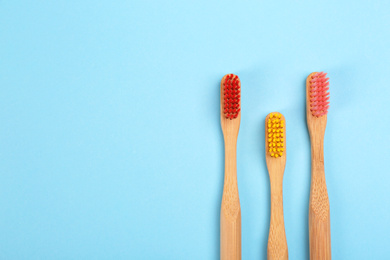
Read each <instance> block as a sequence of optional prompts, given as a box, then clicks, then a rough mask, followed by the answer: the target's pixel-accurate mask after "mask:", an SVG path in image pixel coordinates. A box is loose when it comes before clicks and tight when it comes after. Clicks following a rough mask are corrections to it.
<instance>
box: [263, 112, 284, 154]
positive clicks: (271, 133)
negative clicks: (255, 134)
mask: <svg viewBox="0 0 390 260" xmlns="http://www.w3.org/2000/svg"><path fill="white" fill-rule="evenodd" d="M265 125H266V127H265V135H266V150H267V153H268V154H269V156H271V157H274V158H279V157H282V156H283V155H284V152H285V149H286V138H285V134H286V124H285V119H284V116H283V115H282V114H281V113H278V112H274V113H270V114H269V115H268V116H267V118H266V123H265Z"/></svg>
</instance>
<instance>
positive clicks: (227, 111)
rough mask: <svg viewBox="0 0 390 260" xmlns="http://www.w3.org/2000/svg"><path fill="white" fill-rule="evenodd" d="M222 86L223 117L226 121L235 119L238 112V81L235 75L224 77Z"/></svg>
mask: <svg viewBox="0 0 390 260" xmlns="http://www.w3.org/2000/svg"><path fill="white" fill-rule="evenodd" d="M222 85H223V97H224V107H223V108H224V111H223V112H224V115H225V117H226V118H227V119H230V120H232V119H234V118H237V116H238V114H239V112H240V79H239V78H238V76H237V75H234V74H228V75H226V76H225V82H224V83H223V84H222Z"/></svg>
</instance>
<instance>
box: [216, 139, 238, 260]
mask: <svg viewBox="0 0 390 260" xmlns="http://www.w3.org/2000/svg"><path fill="white" fill-rule="evenodd" d="M236 140H237V139H236V138H226V139H225V180H224V187H223V195H222V205H221V238H220V240H221V260H241V207H240V199H239V196H238V185H237V162H236V150H237V149H236Z"/></svg>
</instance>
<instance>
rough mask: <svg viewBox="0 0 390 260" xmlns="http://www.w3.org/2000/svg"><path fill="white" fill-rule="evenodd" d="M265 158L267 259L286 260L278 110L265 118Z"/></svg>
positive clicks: (283, 140)
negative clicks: (268, 195)
mask: <svg viewBox="0 0 390 260" xmlns="http://www.w3.org/2000/svg"><path fill="white" fill-rule="evenodd" d="M265 160H266V162H267V168H268V172H269V180H270V185H271V219H270V227H269V235H268V248H267V259H268V260H287V259H288V250H287V240H286V232H285V230H284V217H283V175H284V168H285V165H286V125H285V118H284V116H283V115H282V114H280V113H278V112H274V113H270V114H269V115H268V116H267V117H266V118H265Z"/></svg>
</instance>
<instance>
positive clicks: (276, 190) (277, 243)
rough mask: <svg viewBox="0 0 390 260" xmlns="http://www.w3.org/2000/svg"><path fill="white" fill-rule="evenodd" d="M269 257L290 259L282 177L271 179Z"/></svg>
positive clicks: (276, 259)
mask: <svg viewBox="0 0 390 260" xmlns="http://www.w3.org/2000/svg"><path fill="white" fill-rule="evenodd" d="M270 175H271V174H270ZM267 259H268V260H287V259H288V249H287V239H286V231H285V229H284V217H283V182H282V179H276V178H275V179H271V219H270V227H269V235H268V247H267Z"/></svg>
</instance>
